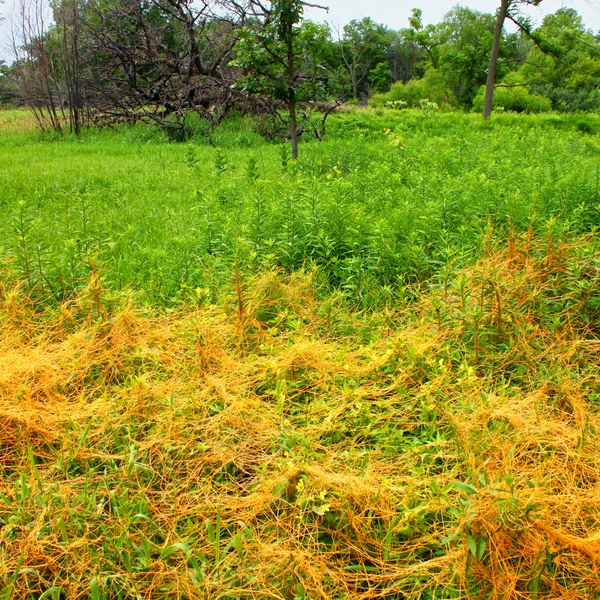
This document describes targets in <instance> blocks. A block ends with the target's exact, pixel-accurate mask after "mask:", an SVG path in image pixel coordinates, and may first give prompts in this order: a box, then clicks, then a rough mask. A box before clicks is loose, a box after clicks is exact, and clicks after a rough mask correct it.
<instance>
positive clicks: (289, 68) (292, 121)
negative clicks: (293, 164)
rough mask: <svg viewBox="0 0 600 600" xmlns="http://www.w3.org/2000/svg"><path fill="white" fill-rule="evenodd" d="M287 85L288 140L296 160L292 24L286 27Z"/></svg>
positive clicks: (296, 122)
mask: <svg viewBox="0 0 600 600" xmlns="http://www.w3.org/2000/svg"><path fill="white" fill-rule="evenodd" d="M286 34H287V35H286V37H287V84H288V110H289V113H290V140H291V142H292V160H297V158H298V119H297V116H296V88H295V84H296V65H295V61H294V35H293V23H292V22H290V23H289V24H288V25H287V31H286Z"/></svg>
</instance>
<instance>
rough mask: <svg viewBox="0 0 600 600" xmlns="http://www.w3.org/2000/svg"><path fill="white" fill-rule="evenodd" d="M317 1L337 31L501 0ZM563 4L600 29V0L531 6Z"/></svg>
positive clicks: (7, 8) (0, 8) (0, 43)
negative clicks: (367, 21)
mask: <svg viewBox="0 0 600 600" xmlns="http://www.w3.org/2000/svg"><path fill="white" fill-rule="evenodd" d="M313 1H314V2H315V3H316V4H324V5H326V6H329V13H325V12H324V11H322V10H317V9H307V11H306V12H305V16H306V17H307V18H310V19H313V20H315V21H327V22H329V23H330V24H331V26H332V28H333V29H334V31H335V30H336V29H337V30H339V29H341V27H343V26H344V25H345V24H346V23H348V21H350V20H352V19H361V18H363V17H371V18H372V19H373V20H374V21H376V22H378V23H384V24H385V25H388V26H389V27H391V28H392V29H401V28H403V27H407V26H408V17H409V16H410V12H411V9H413V8H416V7H418V8H420V9H421V10H422V11H423V21H424V22H425V23H437V22H438V21H440V20H441V19H442V17H443V16H444V15H445V14H446V13H447V12H448V11H449V10H450V9H451V8H452V7H453V6H456V5H457V4H460V5H461V6H469V7H471V8H474V9H477V10H480V11H484V12H490V13H492V12H494V11H495V10H496V8H497V6H498V5H499V3H500V2H499V0H462V1H460V0H459V1H457V0H369V1H367V2H365V1H364V0H313ZM13 4H14V0H5V1H4V3H2V0H0V16H4V17H6V20H5V21H4V22H0V59H5V60H7V59H9V51H8V47H9V46H10V44H9V41H10V35H9V32H10V29H9V27H8V20H9V17H10V13H11V10H12V6H13ZM561 7H569V8H575V9H576V10H577V11H578V12H579V14H580V15H581V16H582V17H583V20H584V23H585V24H586V26H587V27H588V28H589V29H593V30H594V31H599V30H600V0H543V1H542V3H541V5H540V6H539V7H537V8H533V7H532V8H529V9H527V11H526V12H527V13H528V14H529V15H530V16H531V17H532V18H533V20H534V21H535V22H537V23H539V22H540V21H541V20H542V19H543V18H544V15H546V14H548V13H552V12H554V11H555V10H557V9H559V8H561Z"/></svg>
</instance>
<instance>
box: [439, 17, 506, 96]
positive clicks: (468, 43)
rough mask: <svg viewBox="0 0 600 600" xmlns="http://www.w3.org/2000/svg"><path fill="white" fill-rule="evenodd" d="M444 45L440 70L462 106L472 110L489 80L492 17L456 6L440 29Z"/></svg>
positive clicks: (441, 50)
mask: <svg viewBox="0 0 600 600" xmlns="http://www.w3.org/2000/svg"><path fill="white" fill-rule="evenodd" d="M437 28H438V31H439V34H440V38H441V39H444V40H445V43H444V44H443V45H441V46H440V48H439V55H438V61H439V66H438V68H439V71H440V73H442V75H443V77H444V80H445V82H446V84H447V86H448V87H449V88H451V89H452V91H453V93H454V96H455V98H456V100H457V102H458V104H459V105H461V106H466V107H471V105H472V103H473V98H474V97H475V95H476V94H477V90H478V89H479V88H480V86H481V85H482V84H484V83H485V80H486V66H487V63H488V60H489V55H490V50H491V47H492V38H493V32H494V17H493V15H490V14H487V13H482V12H479V11H476V10H472V9H470V8H466V7H461V6H457V7H455V8H453V9H452V10H451V11H450V12H449V13H448V14H447V15H446V16H445V17H444V20H443V21H442V22H441V23H440V24H439V25H438V26H437Z"/></svg>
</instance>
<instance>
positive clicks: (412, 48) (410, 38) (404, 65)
mask: <svg viewBox="0 0 600 600" xmlns="http://www.w3.org/2000/svg"><path fill="white" fill-rule="evenodd" d="M387 54H388V65H389V67H390V71H391V73H392V81H393V82H396V81H408V80H409V79H412V78H413V77H421V76H422V75H423V74H424V72H425V71H424V70H423V68H422V66H421V65H422V62H423V54H424V50H423V48H422V47H421V46H419V45H418V44H417V43H416V41H415V39H414V35H413V31H412V29H408V28H406V29H400V30H399V31H392V32H390V39H389V42H388V47H387Z"/></svg>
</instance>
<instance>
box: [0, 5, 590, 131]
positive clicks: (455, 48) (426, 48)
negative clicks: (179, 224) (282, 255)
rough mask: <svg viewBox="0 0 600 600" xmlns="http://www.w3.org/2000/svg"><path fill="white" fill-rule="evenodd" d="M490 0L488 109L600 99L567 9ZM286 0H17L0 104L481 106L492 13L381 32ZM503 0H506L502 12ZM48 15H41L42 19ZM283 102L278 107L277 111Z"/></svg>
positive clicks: (205, 113)
mask: <svg viewBox="0 0 600 600" xmlns="http://www.w3.org/2000/svg"><path fill="white" fill-rule="evenodd" d="M519 2H520V3H522V4H526V3H529V4H531V3H536V4H537V3H539V0H535V1H534V0H525V1H524V0H510V2H508V1H507V0H503V3H507V6H508V7H509V11H508V17H509V18H511V19H512V20H513V21H514V22H516V23H517V25H518V28H517V32H515V33H507V32H506V30H505V29H503V30H502V34H501V37H500V39H499V49H498V62H497V69H496V71H497V74H496V78H495V79H496V81H497V82H498V83H497V85H496V93H495V98H494V105H495V107H496V108H503V109H505V110H515V111H542V110H551V109H554V110H560V111H579V110H591V111H595V110H598V109H599V108H600V91H599V88H600V45H599V38H598V36H597V35H595V34H593V33H592V32H591V31H590V30H588V29H587V28H586V27H585V25H584V23H583V22H582V20H581V18H580V16H579V15H578V14H577V12H576V11H575V10H573V9H560V10H558V11H557V12H556V13H554V14H552V15H548V16H546V17H545V19H544V20H543V22H542V24H541V25H540V26H539V27H537V28H535V29H534V28H533V27H532V26H531V24H530V23H529V22H528V21H527V19H525V18H523V16H522V15H521V14H519V13H518V12H516V11H515V10H512V9H514V8H515V7H516V5H517V4H518V3H519ZM304 7H305V3H303V2H300V1H298V0H272V1H270V2H263V1H261V0H203V1H202V2H199V3H198V2H191V1H190V0H57V1H56V2H54V3H52V15H51V18H48V19H45V15H44V6H43V4H42V3H41V1H40V0H18V3H17V10H16V11H15V15H16V17H15V22H14V23H13V31H14V32H15V33H14V36H15V37H14V40H13V46H14V49H15V52H16V55H17V59H16V60H15V61H14V62H13V63H12V64H11V65H10V66H7V65H5V64H4V65H0V103H3V104H6V103H14V104H19V105H25V106H28V107H29V108H30V109H31V110H32V112H33V114H34V115H35V116H36V118H37V119H38V121H39V123H40V126H42V127H46V128H48V127H50V128H54V129H61V128H63V127H65V124H68V126H70V127H71V128H72V129H73V130H74V131H76V132H77V131H79V130H80V128H81V127H82V126H83V125H84V124H87V123H94V122H102V123H107V122H115V121H122V120H139V119H143V120H147V121H153V122H156V123H159V124H160V125H162V126H164V127H165V128H167V129H168V130H171V131H174V132H180V133H181V134H182V135H185V132H186V127H189V123H190V115H199V116H200V117H201V120H202V122H203V123H207V124H208V126H210V124H214V123H218V122H219V121H220V120H221V119H222V118H223V117H224V116H225V115H226V114H227V112H228V111H230V110H231V109H238V110H242V111H244V110H249V111H252V112H253V113H255V114H262V115H264V116H265V132H267V133H269V134H270V135H282V136H288V137H292V138H293V137H294V136H295V135H299V134H301V133H302V132H303V131H310V132H311V133H313V134H314V135H316V136H317V137H318V136H319V135H322V129H323V126H324V118H320V119H315V118H314V116H313V113H314V111H313V109H314V108H315V107H317V108H320V109H323V110H325V114H326V113H327V110H329V108H330V107H331V106H333V105H334V104H332V103H336V102H361V103H366V102H367V101H368V100H369V99H371V101H372V102H373V103H375V104H379V105H387V106H389V107H392V108H403V107H411V106H420V105H428V106H433V105H434V103H435V105H436V106H438V107H444V106H445V107H454V108H460V109H466V110H471V109H477V110H481V108H482V106H483V102H484V91H485V90H484V88H485V84H486V79H487V77H488V65H489V61H490V53H491V52H492V45H493V38H494V28H495V27H496V25H497V22H498V21H497V16H496V15H492V14H488V13H483V12H479V11H477V10H473V9H470V8H466V7H460V6H457V7H455V8H453V9H452V10H451V11H450V12H449V13H447V14H446V15H445V17H444V19H443V20H442V21H441V22H440V23H437V24H428V25H426V24H424V23H423V20H422V14H421V11H420V10H419V9H414V10H413V11H412V16H411V18H410V19H409V22H408V26H407V27H405V28H402V29H400V30H397V31H396V30H393V29H390V28H389V27H386V26H384V25H381V24H378V23H375V22H374V21H373V20H372V19H370V18H364V19H362V20H359V21H358V20H355V21H351V22H350V23H348V24H347V25H346V26H344V28H343V29H342V30H341V31H332V29H331V28H330V26H329V25H327V24H320V23H315V22H312V21H308V20H304V19H303V9H304ZM511 10H512V12H511ZM46 21H47V22H46ZM282 109H285V110H283V111H282Z"/></svg>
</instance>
